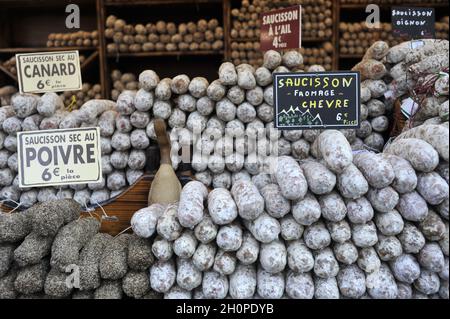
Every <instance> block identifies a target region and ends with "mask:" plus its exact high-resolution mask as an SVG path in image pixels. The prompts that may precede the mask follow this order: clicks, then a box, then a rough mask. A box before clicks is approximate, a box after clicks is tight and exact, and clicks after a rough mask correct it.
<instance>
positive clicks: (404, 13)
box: [391, 7, 436, 39]
mask: <svg viewBox="0 0 450 319" xmlns="http://www.w3.org/2000/svg"><path fill="white" fill-rule="evenodd" d="M435 22H436V16H435V12H434V8H421V7H420V8H419V7H393V8H392V9H391V23H392V33H393V35H394V36H397V37H403V38H408V39H424V38H435Z"/></svg>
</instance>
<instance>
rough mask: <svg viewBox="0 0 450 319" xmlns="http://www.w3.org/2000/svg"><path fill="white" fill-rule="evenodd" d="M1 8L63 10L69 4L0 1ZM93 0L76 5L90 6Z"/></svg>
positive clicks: (45, 0) (51, 0) (79, 0)
mask: <svg viewBox="0 0 450 319" xmlns="http://www.w3.org/2000/svg"><path fill="white" fill-rule="evenodd" d="M0 2H1V6H2V8H16V7H20V8H22V7H29V8H33V7H35V8H41V7H62V8H65V6H66V5H68V4H69V3H70V2H68V1H61V0H0ZM94 2H95V0H77V1H76V4H77V5H82V6H84V5H92V4H93V3H94Z"/></svg>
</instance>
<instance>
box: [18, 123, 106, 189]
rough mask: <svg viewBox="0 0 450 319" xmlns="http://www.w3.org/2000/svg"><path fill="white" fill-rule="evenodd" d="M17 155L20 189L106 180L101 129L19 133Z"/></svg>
mask: <svg viewBox="0 0 450 319" xmlns="http://www.w3.org/2000/svg"><path fill="white" fill-rule="evenodd" d="M17 152H18V168H19V186H20V187H42V186H57V185H69V184H84V183H95V182H100V181H101V180H102V165H101V151H100V129H99V128H98V127H95V128H77V129H65V130H47V131H31V132H19V133H17Z"/></svg>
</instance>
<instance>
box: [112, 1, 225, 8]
mask: <svg viewBox="0 0 450 319" xmlns="http://www.w3.org/2000/svg"><path fill="white" fill-rule="evenodd" d="M222 2H223V0H134V1H133V0H131V1H125V0H122V1H107V0H106V1H105V6H110V7H113V6H116V7H119V6H128V7H129V6H154V5H171V4H197V3H222Z"/></svg>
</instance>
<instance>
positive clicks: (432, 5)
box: [340, 3, 448, 10]
mask: <svg viewBox="0 0 450 319" xmlns="http://www.w3.org/2000/svg"><path fill="white" fill-rule="evenodd" d="M369 4H370V3H366V4H358V3H356V4H354V3H346V4H343V3H341V5H340V6H341V9H365V8H366V7H367V6H368V5H369ZM374 4H376V5H378V6H379V7H380V9H381V10H390V9H391V7H430V8H445V7H448V3H400V4H387V3H381V4H380V3H374Z"/></svg>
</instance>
